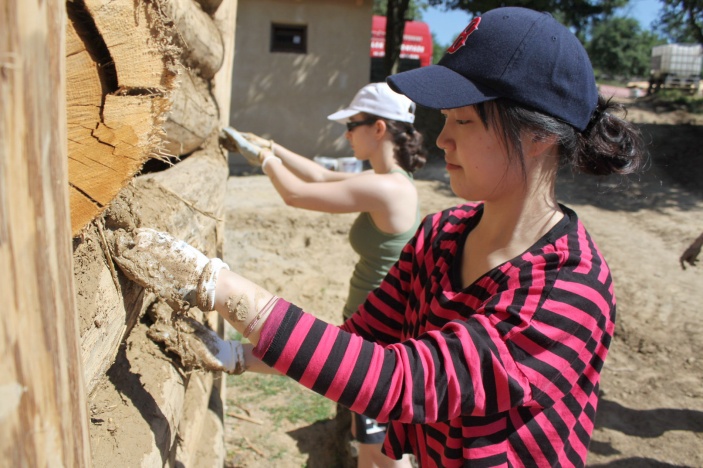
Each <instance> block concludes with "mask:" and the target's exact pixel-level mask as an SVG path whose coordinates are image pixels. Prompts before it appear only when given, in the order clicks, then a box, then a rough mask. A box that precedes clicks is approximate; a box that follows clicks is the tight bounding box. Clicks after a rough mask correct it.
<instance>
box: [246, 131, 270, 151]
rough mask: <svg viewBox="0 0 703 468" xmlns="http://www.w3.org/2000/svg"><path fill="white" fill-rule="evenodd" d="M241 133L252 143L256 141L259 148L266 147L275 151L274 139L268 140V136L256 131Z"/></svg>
mask: <svg viewBox="0 0 703 468" xmlns="http://www.w3.org/2000/svg"><path fill="white" fill-rule="evenodd" d="M241 134H242V136H244V138H246V139H247V140H248V141H249V142H250V143H254V144H255V145H256V146H258V147H259V148H266V149H269V150H271V151H273V140H267V139H266V138H262V137H260V136H259V135H257V134H255V133H247V132H242V133H241Z"/></svg>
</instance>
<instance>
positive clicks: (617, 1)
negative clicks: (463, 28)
mask: <svg viewBox="0 0 703 468" xmlns="http://www.w3.org/2000/svg"><path fill="white" fill-rule="evenodd" d="M698 1H701V0H698ZM627 3H628V0H601V1H596V0H519V1H517V2H512V3H511V4H510V5H511V6H521V7H525V8H531V9H533V10H538V11H547V12H549V13H551V14H552V15H553V16H554V17H555V18H556V19H557V20H559V21H560V22H561V23H563V24H565V25H566V26H569V27H571V28H572V29H573V30H574V32H575V33H576V35H577V36H578V37H579V39H581V40H583V39H584V38H585V37H586V35H587V32H588V30H589V29H590V26H591V25H592V24H593V23H594V22H596V21H597V20H599V19H603V18H605V17H607V16H610V15H612V14H613V13H614V12H615V10H616V9H617V8H620V7H623V6H625V5H627ZM428 4H429V5H431V6H443V7H444V8H445V9H447V10H464V11H468V12H469V13H473V14H480V13H484V12H486V11H488V10H492V9H494V8H498V7H502V6H506V4H505V2H504V1H503V0H428Z"/></svg>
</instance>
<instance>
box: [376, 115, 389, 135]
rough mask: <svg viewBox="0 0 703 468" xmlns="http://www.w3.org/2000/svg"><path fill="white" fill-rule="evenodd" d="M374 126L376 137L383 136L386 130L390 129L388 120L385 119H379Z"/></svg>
mask: <svg viewBox="0 0 703 468" xmlns="http://www.w3.org/2000/svg"><path fill="white" fill-rule="evenodd" d="M373 128H374V135H375V136H376V138H383V136H384V135H385V134H386V130H388V124H386V121H385V120H383V119H378V120H377V121H376V122H374V124H373Z"/></svg>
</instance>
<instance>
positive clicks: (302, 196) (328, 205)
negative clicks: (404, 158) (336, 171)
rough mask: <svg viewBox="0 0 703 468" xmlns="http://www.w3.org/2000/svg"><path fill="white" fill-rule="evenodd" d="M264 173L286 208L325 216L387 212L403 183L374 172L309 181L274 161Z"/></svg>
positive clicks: (393, 177)
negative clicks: (294, 208)
mask: <svg viewBox="0 0 703 468" xmlns="http://www.w3.org/2000/svg"><path fill="white" fill-rule="evenodd" d="M312 164H315V163H314V162H313V163H312ZM265 172H266V174H267V175H268V176H269V178H270V179H271V182H272V183H273V186H274V188H275V189H276V191H277V192H278V193H279V195H281V198H283V201H284V202H285V203H286V204H287V205H289V206H294V207H296V208H303V209H306V210H314V211H322V212H325V213H358V212H372V213H373V212H376V213H381V212H383V213H388V212H390V211H391V209H390V208H389V207H391V206H392V205H393V203H394V201H393V200H394V198H397V193H398V191H399V186H401V183H402V181H401V182H399V181H398V179H396V177H395V176H394V175H388V174H375V173H373V172H371V171H368V172H363V173H360V174H359V173H356V174H347V177H345V178H344V179H342V180H332V181H325V182H307V181H305V180H303V179H301V178H300V177H298V176H296V174H295V173H293V171H291V170H290V169H289V168H288V166H287V165H285V164H281V163H279V162H273V161H272V162H269V163H268V164H267V165H266V167H265ZM330 172H331V171H330ZM394 193H395V196H394Z"/></svg>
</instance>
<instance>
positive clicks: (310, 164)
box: [242, 133, 356, 182]
mask: <svg viewBox="0 0 703 468" xmlns="http://www.w3.org/2000/svg"><path fill="white" fill-rule="evenodd" d="M242 135H243V136H244V137H245V138H246V139H247V140H249V141H250V142H251V143H254V144H255V145H257V146H259V147H261V148H262V149H269V150H271V152H272V153H273V155H274V156H277V157H278V158H280V159H281V161H282V162H283V165H284V166H286V168H287V169H288V170H290V171H291V172H292V173H293V174H294V175H295V176H297V177H298V178H300V179H302V180H304V181H305V182H333V181H335V180H344V179H348V178H349V177H354V176H355V175H356V174H354V173H351V172H336V171H330V170H329V169H327V168H325V167H322V166H321V165H320V164H318V163H316V162H315V161H313V160H312V159H309V158H306V157H305V156H303V155H300V154H298V153H295V152H293V151H291V150H289V149H288V148H286V147H285V146H283V145H280V144H278V143H275V142H274V141H273V140H267V139H266V138H262V137H260V136H258V135H256V134H254V133H242Z"/></svg>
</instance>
